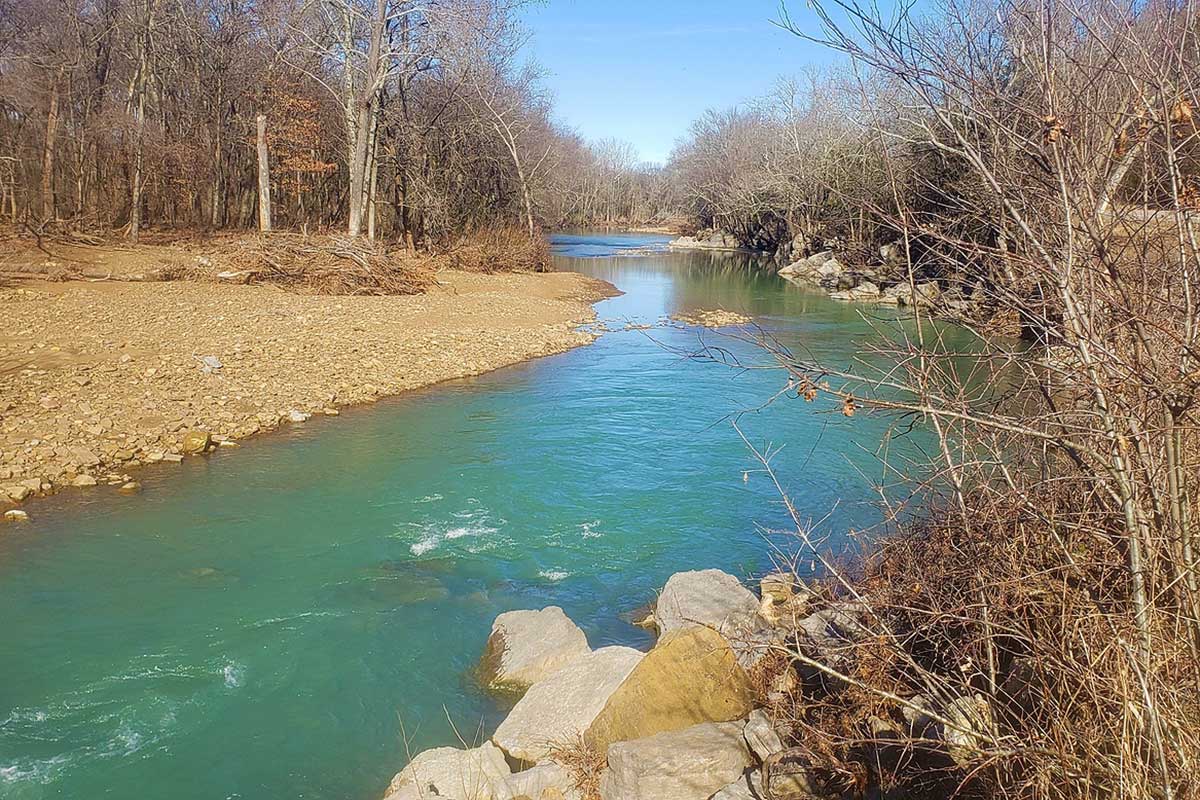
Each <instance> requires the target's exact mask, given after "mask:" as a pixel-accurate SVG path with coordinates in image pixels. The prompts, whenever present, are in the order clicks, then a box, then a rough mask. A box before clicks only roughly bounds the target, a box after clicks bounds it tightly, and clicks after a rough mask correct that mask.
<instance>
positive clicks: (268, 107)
mask: <svg viewBox="0 0 1200 800" xmlns="http://www.w3.org/2000/svg"><path fill="white" fill-rule="evenodd" d="M519 5H520V3H519V2H508V1H507V0H316V1H315V2H300V0H266V1H265V2H258V3H248V2H240V0H232V1H231V2H217V3H214V2H198V1H197V0H182V1H181V2H170V3H168V2H164V0H98V1H97V2H75V1H74V0H4V2H2V3H0V217H7V218H8V219H9V220H11V221H12V222H15V223H28V224H31V225H36V226H43V227H44V226H45V225H47V224H49V223H55V224H64V225H69V226H72V227H76V228H79V229H84V230H101V231H112V230H122V231H124V233H125V234H126V235H128V236H129V237H130V238H133V239H136V238H137V237H138V235H139V232H140V231H142V230H143V229H145V228H147V227H158V228H177V229H250V228H254V227H256V226H259V225H260V213H262V212H265V213H264V214H263V219H262V220H261V224H262V225H263V226H270V225H273V226H275V227H277V228H289V229H293V230H326V229H344V230H346V231H348V232H349V233H350V234H352V235H359V234H362V235H367V236H371V237H376V236H380V237H385V238H388V239H391V240H398V241H406V242H409V243H418V244H420V243H436V242H439V241H445V240H446V239H448V238H449V237H453V236H456V235H458V234H460V233H462V232H466V231H471V230H474V229H479V228H488V227H496V226H506V225H519V226H521V227H522V228H528V229H529V230H531V231H532V230H533V229H535V228H537V227H538V226H546V225H558V224H562V223H573V224H591V223H593V222H606V221H607V222H616V221H627V220H628V221H632V220H640V219H643V218H644V219H650V218H652V217H653V216H654V215H655V214H657V213H659V212H660V208H659V205H660V199H659V198H657V197H656V196H655V195H654V193H653V190H652V189H651V188H649V187H650V185H651V184H653V183H654V181H653V180H652V171H649V170H643V169H640V168H638V167H637V166H636V165H635V164H633V163H632V161H633V159H632V155H631V153H630V151H629V150H628V148H625V147H622V146H620V145H618V144H615V143H611V142H609V143H601V144H599V145H596V146H591V145H589V144H587V143H585V142H583V141H582V140H581V139H580V138H579V137H578V136H577V135H576V134H575V133H573V132H572V131H570V130H569V129H566V128H564V127H563V126H562V125H560V124H558V123H556V121H555V120H554V117H553V107H552V104H551V102H550V99H549V98H548V96H547V95H546V93H545V91H544V89H543V87H542V85H541V83H540V82H539V78H538V73H537V70H536V69H535V68H534V67H532V66H530V65H528V64H525V63H524V62H523V61H522V57H521V44H522V42H523V37H524V33H523V32H522V30H521V28H520V26H519V24H518V21H517V17H516V13H517V11H518V10H519V8H518V7H519ZM260 198H262V199H263V201H264V202H262V203H260Z"/></svg>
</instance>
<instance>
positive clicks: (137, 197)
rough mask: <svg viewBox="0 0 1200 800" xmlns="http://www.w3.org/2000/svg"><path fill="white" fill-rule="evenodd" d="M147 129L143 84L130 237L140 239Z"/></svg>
mask: <svg viewBox="0 0 1200 800" xmlns="http://www.w3.org/2000/svg"><path fill="white" fill-rule="evenodd" d="M145 129H146V92H145V87H144V86H143V87H142V88H141V90H139V91H138V105H137V130H136V132H135V133H134V136H135V139H136V140H135V142H134V151H135V152H134V156H133V186H132V187H131V189H130V192H129V239H130V240H131V241H133V242H136V241H137V240H138V236H139V235H140V234H141V231H142V150H143V149H144V148H143V133H144V132H145Z"/></svg>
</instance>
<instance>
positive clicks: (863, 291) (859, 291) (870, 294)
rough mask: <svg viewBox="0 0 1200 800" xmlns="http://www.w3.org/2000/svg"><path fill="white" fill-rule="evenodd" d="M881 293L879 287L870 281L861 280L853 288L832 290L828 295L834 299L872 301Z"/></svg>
mask: <svg viewBox="0 0 1200 800" xmlns="http://www.w3.org/2000/svg"><path fill="white" fill-rule="evenodd" d="M882 294H883V293H882V292H881V291H880V289H879V287H878V286H876V285H875V284H874V283H871V282H870V281H863V282H862V283H860V284H859V285H858V286H855V287H854V288H853V289H845V290H843V291H840V292H834V293H833V294H831V295H829V296H830V297H832V298H833V299H834V300H843V301H851V302H874V301H877V300H878V299H879V298H880V296H881V295H882Z"/></svg>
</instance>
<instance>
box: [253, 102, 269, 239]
mask: <svg viewBox="0 0 1200 800" xmlns="http://www.w3.org/2000/svg"><path fill="white" fill-rule="evenodd" d="M256 121H257V123H258V230H259V231H260V232H262V233H270V232H271V165H270V162H269V154H268V153H267V115H266V114H259V115H258V119H257V120H256Z"/></svg>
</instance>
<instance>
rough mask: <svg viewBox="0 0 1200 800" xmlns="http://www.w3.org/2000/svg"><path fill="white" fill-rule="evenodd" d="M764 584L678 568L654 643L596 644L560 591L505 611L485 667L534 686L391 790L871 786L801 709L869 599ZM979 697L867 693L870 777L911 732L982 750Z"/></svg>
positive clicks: (493, 676)
mask: <svg viewBox="0 0 1200 800" xmlns="http://www.w3.org/2000/svg"><path fill="white" fill-rule="evenodd" d="M758 589H759V591H758V594H755V593H754V592H752V591H750V590H749V589H747V588H746V587H745V586H743V585H742V583H741V582H740V581H739V580H738V579H737V578H735V577H733V576H731V575H728V574H726V573H724V572H721V571H719V570H703V571H698V572H681V573H678V574H676V575H674V576H672V577H671V579H670V580H669V581H667V584H666V586H664V587H663V590H662V592H661V594H660V595H659V597H658V599H657V602H656V603H655V604H654V606H653V609H652V610H651V611H649V613H648V614H647V615H646V617H645V619H644V621H641V622H639V624H643V625H646V626H648V627H652V628H653V629H654V630H656V631H657V633H658V641H657V643H656V644H655V645H654V647H653V648H651V649H650V651H649V652H646V653H642V652H639V651H637V650H633V649H631V648H628V647H619V646H610V647H601V648H599V649H596V650H593V649H591V648H590V647H589V646H588V643H587V639H586V636H585V635H584V633H583V631H582V630H580V629H579V628H578V627H577V626H576V625H575V624H574V623H573V622H572V621H571V620H570V619H568V618H567V616H566V615H565V614H564V613H563V611H562V609H560V608H558V607H555V606H551V607H548V608H543V609H541V610H529V611H512V612H508V613H505V614H501V615H500V616H499V617H497V619H496V621H495V623H494V624H493V626H492V631H491V635H490V637H489V638H488V641H487V644H486V646H485V652H484V656H483V658H482V660H481V663H480V670H479V672H480V674H479V678H480V680H481V681H482V682H483V683H484V685H486V686H488V687H490V688H491V689H493V690H497V691H503V692H505V693H508V694H510V695H513V694H515V695H517V696H519V697H520V699H519V700H518V701H517V702H516V705H515V706H514V707H513V708H512V710H511V712H510V713H509V715H508V717H507V718H506V719H505V720H504V721H503V722H502V723H500V725H499V726H498V727H497V728H496V730H495V731H494V732H492V734H491V736H490V738H489V739H488V740H487V741H485V742H482V743H480V744H479V745H478V746H476V747H471V748H453V747H441V748H436V749H433V750H428V751H425V752H423V753H420V754H418V755H417V756H416V757H414V758H413V759H412V760H411V761H410V762H409V764H408V765H407V766H406V767H404V769H403V770H401V771H400V772H399V773H397V774H396V776H395V778H394V779H393V780H392V782H391V785H390V786H389V787H388V789H387V792H386V794H385V798H386V800H417V798H428V797H441V798H452V799H453V800H597V798H598V799H599V800H755V799H757V798H767V797H770V798H774V800H821V799H822V798H830V799H832V798H841V797H848V796H851V794H852V792H853V790H854V789H855V788H856V787H855V786H854V785H848V784H846V782H845V780H844V779H845V776H844V775H842V774H840V772H839V771H838V770H836V769H830V768H828V767H827V766H825V765H823V764H822V763H821V762H820V758H819V755H820V753H819V750H820V748H812V749H810V748H805V747H796V746H795V745H796V743H797V741H798V740H800V739H802V738H803V733H804V732H803V731H802V730H801V729H800V727H799V726H798V725H797V717H796V715H795V713H794V711H795V709H796V707H797V704H799V703H804V702H808V703H820V702H821V698H822V696H824V695H827V694H828V693H829V692H830V691H831V690H832V689H831V687H832V686H834V685H835V684H836V682H837V681H838V680H839V679H838V678H837V677H836V676H837V675H838V674H840V671H842V670H845V669H846V667H847V664H848V663H849V662H850V661H851V660H853V659H854V658H855V655H854V649H855V647H856V646H859V645H869V642H870V639H871V636H870V634H869V632H868V627H869V626H868V624H867V620H866V617H867V611H866V609H865V607H864V606H863V605H862V604H861V603H856V602H846V601H839V600H835V599H833V598H832V597H831V596H830V594H829V592H828V591H826V590H825V589H824V588H822V587H820V586H813V587H809V586H806V585H805V584H803V583H802V582H800V581H799V580H797V579H796V578H795V577H794V576H792V575H790V574H786V573H772V574H770V575H767V576H765V577H763V578H762V579H761V580H760V582H759V587H758ZM974 702H975V701H974V699H973V698H967V699H965V700H963V699H961V698H960V699H958V700H954V699H951V700H949V701H946V700H945V699H944V698H943V699H940V700H938V701H931V700H930V699H927V698H924V697H920V696H918V697H913V698H907V699H905V698H898V702H895V703H891V704H889V703H886V702H878V701H876V702H873V703H871V704H868V703H864V709H867V710H869V712H870V714H869V718H866V719H864V724H866V725H868V726H870V728H871V731H872V732H873V735H877V736H878V738H879V744H878V745H877V746H876V747H874V748H873V750H872V751H871V752H868V753H864V754H863V756H862V764H863V768H862V769H863V773H864V775H863V776H860V777H862V781H861V783H863V784H865V783H869V782H870V781H871V780H872V778H871V776H870V774H869V773H870V770H871V766H870V765H871V763H872V759H876V760H877V761H878V760H879V759H883V760H890V759H892V758H893V757H894V756H895V753H894V752H893V751H894V750H896V749H897V748H902V747H904V745H903V744H901V743H902V742H903V741H905V739H906V737H914V738H919V739H920V740H921V741H924V742H928V743H929V744H930V747H931V748H932V749H933V750H937V751H938V752H940V754H941V755H942V756H944V764H943V765H942V766H941V767H940V768H941V769H953V768H954V767H955V765H956V764H960V763H962V764H966V763H969V761H970V758H971V757H972V756H973V754H974V752H975V751H974V746H975V744H976V741H975V738H974V737H975V729H976V728H978V727H979V726H981V725H986V724H987V721H986V719H985V714H984V713H983V712H980V711H979V710H978V709H976V708H975V706H974ZM868 705H869V706H870V707H869V709H868V708H867V706H868ZM923 709H927V713H926V712H925V711H923ZM914 710H915V712H914ZM939 721H941V722H946V721H951V725H950V727H948V728H947V727H940V726H939ZM910 757H912V756H911V753H910ZM857 788H860V789H861V788H862V786H861V785H860V786H858V787H857Z"/></svg>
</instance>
